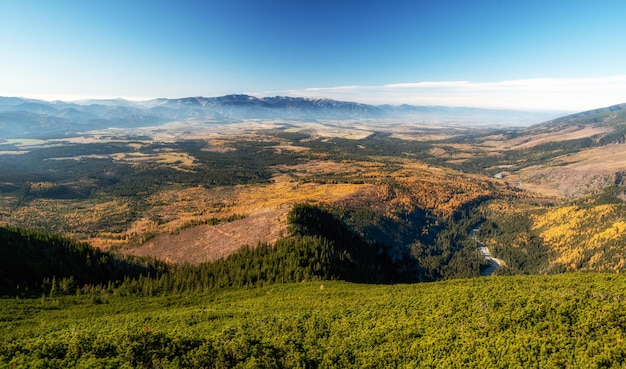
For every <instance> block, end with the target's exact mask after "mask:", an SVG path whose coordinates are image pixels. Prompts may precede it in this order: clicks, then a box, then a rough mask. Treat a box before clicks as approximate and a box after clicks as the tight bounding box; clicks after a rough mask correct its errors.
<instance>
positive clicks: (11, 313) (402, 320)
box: [0, 274, 626, 368]
mask: <svg viewBox="0 0 626 369" xmlns="http://www.w3.org/2000/svg"><path fill="white" fill-rule="evenodd" d="M0 306H1V309H0V330H1V331H2V332H3V335H2V336H1V337H0V366H2V367H11V368H12V367H55V368H57V367H63V368H78V367H80V368H92V367H93V368H96V367H99V368H231V367H232V368H252V367H253V368H318V367H319V368H345V367H367V368H405V367H406V368H435V367H436V368H505V367H506V368H622V367H624V365H626V346H625V345H624V344H623V342H624V339H625V336H626V278H625V277H623V276H621V275H602V274H566V275H558V276H551V277H544V276H518V277H488V278H474V279H467V280H453V281H447V282H435V283H419V284H412V285H365V284H350V283H346V282H308V283H294V284H275V285H272V286H267V287H260V288H252V289H247V288H243V289H242V288H240V289H215V290H211V291H209V292H207V293H201V294H198V293H181V294H164V295H160V296H155V297H135V296H131V297H120V296H117V294H116V293H115V292H113V293H107V294H106V295H104V294H103V295H101V296H99V297H98V298H97V299H94V298H93V297H90V296H64V297H53V298H50V297H42V298H40V299H26V300H16V299H4V300H0Z"/></svg>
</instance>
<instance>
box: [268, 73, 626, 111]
mask: <svg viewBox="0 0 626 369" xmlns="http://www.w3.org/2000/svg"><path fill="white" fill-rule="evenodd" d="M256 94H257V95H262V96H268V95H272V94H282V95H290V96H303V97H323V98H331V99H337V100H348V101H358V102H363V103H370V104H413V105H445V106H467V107H482V108H500V109H524V110H567V111H583V110H588V109H594V108H600V107H604V106H610V105H614V104H619V103H624V102H626V75H619V76H609V77H599V78H569V79H558V78H534V79H517V80H505V81H495V82H471V81H423V82H410V83H393V84H386V85H380V86H334V87H315V88H306V89H295V90H287V91H274V92H265V93H256Z"/></svg>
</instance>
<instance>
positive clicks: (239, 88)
mask: <svg viewBox="0 0 626 369" xmlns="http://www.w3.org/2000/svg"><path fill="white" fill-rule="evenodd" d="M231 93H248V94H253V95H256V96H274V95H290V96H306V97H329V98H334V99H341V100H352V101H360V102H366V103H374V104H379V103H390V104H401V103H409V104H416V105H450V106H478V107H499V108H524V109H556V110H573V111H580V110H585V109H591V108H596V107H602V106H608V105H612V104H616V103H623V102H626V1H624V0H614V1H606V0H589V1H577V0H563V1H559V0H540V1H535V0H523V1H522V0H519V1H518V0H511V1H508V0H497V1H490V0H482V1H480V0H460V1H449V0H429V1H421V0H409V1H394V0H380V1H368V0H345V1H341V0H333V1H326V0H289V1H287V0H212V1H181V0H177V1H174V0H172V1H158V0H149V1H142V0H121V1H118V0H99V1H89V0H78V1H63V0H54V1H53V0H41V1H30V0H0V95H1V96H24V97H33V98H44V99H81V98H108V97H123V98H130V99H148V98H154V97H186V96H198V95H202V96H219V95H225V94H231Z"/></svg>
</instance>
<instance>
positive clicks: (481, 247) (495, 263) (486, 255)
mask: <svg viewBox="0 0 626 369" xmlns="http://www.w3.org/2000/svg"><path fill="white" fill-rule="evenodd" d="M476 232H478V228H473V229H471V230H470V237H472V238H473V239H474V241H476V247H477V248H478V252H480V255H482V257H483V259H485V260H487V262H488V263H489V267H488V268H486V269H484V270H482V271H481V272H480V275H481V276H489V275H492V274H493V273H494V272H495V271H496V270H497V269H498V268H499V267H501V266H502V265H505V264H504V261H502V260H500V259H496V258H494V257H493V256H491V251H489V248H487V245H485V244H484V243H483V242H480V241H478V240H477V239H476Z"/></svg>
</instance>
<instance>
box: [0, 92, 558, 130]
mask: <svg viewBox="0 0 626 369" xmlns="http://www.w3.org/2000/svg"><path fill="white" fill-rule="evenodd" d="M559 115H562V114H559V113H555V112H552V113H550V112H527V111H513V110H492V109H477V108H453V107H443V106H413V105H399V106H392V105H367V104H360V103H355V102H345V101H336V100H330V99H309V98H300V97H285V96H276V97H265V98H257V97H254V96H249V95H227V96H221V97H186V98H179V99H165V98H159V99H153V100H147V101H128V100H123V99H112V100H85V101H77V102H65V101H52V102H49V101H43V100H34V99H26V98H17V97H0V138H12V137H43V136H54V135H64V134H68V133H73V132H84V131H88V130H94V129H102V128H111V127H117V128H132V127H142V126H151V125H159V124H162V123H165V122H169V121H184V120H189V119H194V120H206V121H207V123H229V122H233V121H239V120H244V119H280V120H298V121H302V120H311V121H318V120H359V119H389V120H392V119H394V120H402V121H404V120H408V119H410V120H411V121H414V122H415V123H418V124H448V125H492V126H494V125H497V126H512V125H513V126H529V125H531V124H535V123H540V122H543V121H546V120H548V119H552V118H555V117H557V116H559Z"/></svg>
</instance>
